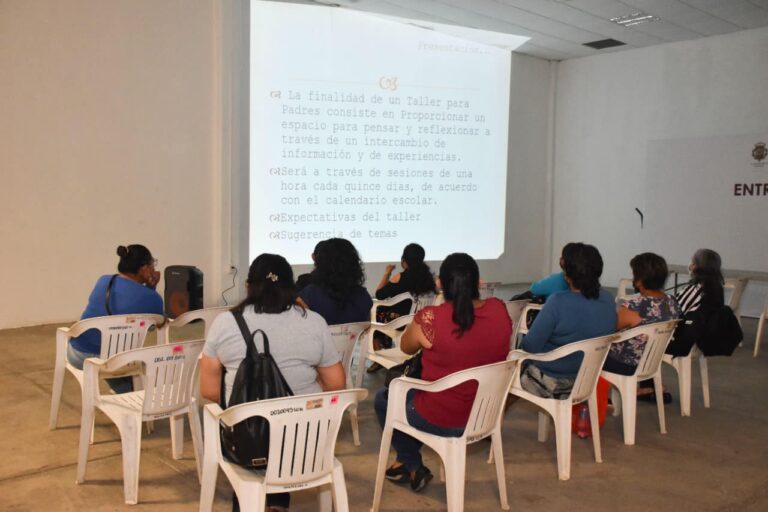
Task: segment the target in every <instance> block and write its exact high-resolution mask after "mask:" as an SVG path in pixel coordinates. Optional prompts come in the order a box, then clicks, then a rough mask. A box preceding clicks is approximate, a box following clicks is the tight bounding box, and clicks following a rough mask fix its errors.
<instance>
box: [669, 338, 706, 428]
mask: <svg viewBox="0 0 768 512" xmlns="http://www.w3.org/2000/svg"><path fill="white" fill-rule="evenodd" d="M694 359H698V360H699V372H700V373H701V393H702V394H703V395H704V407H705V408H707V409H709V369H708V368H707V358H706V357H705V356H704V354H702V353H701V351H700V350H699V347H697V346H696V345H694V346H693V348H691V351H690V353H689V354H688V355H687V356H682V357H672V356H671V355H669V354H664V358H663V359H662V362H664V363H667V364H668V365H670V366H672V368H674V369H675V372H677V382H678V387H679V389H680V415H681V416H690V415H691V386H692V381H691V365H692V364H693V360H694Z"/></svg>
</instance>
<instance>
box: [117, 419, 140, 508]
mask: <svg viewBox="0 0 768 512" xmlns="http://www.w3.org/2000/svg"><path fill="white" fill-rule="evenodd" d="M118 430H120V443H121V444H122V448H123V492H124V494H125V503H126V504H128V505H136V504H137V503H138V502H139V459H140V457H141V418H140V417H138V416H135V417H131V416H126V417H125V418H124V419H123V422H122V425H118Z"/></svg>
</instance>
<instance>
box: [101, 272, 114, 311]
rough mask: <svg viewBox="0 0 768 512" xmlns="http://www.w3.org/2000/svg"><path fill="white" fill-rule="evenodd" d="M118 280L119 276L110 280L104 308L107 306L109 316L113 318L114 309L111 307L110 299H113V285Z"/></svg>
mask: <svg viewBox="0 0 768 512" xmlns="http://www.w3.org/2000/svg"><path fill="white" fill-rule="evenodd" d="M116 278H117V274H115V275H113V276H112V278H111V279H110V280H109V284H108V285H107V294H106V296H105V297H104V306H106V309H107V314H108V315H109V316H112V308H110V307H109V299H110V297H112V285H114V284H115V279H116Z"/></svg>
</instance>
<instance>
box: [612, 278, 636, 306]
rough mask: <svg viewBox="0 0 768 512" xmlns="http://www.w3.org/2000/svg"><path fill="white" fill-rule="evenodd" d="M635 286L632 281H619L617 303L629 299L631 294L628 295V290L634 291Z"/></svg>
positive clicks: (625, 279) (627, 279) (626, 279)
mask: <svg viewBox="0 0 768 512" xmlns="http://www.w3.org/2000/svg"><path fill="white" fill-rule="evenodd" d="M633 286H634V285H633V284H632V279H629V278H624V279H619V286H618V287H617V288H616V302H619V299H624V298H626V297H629V296H630V295H631V293H628V292H627V290H631V289H633Z"/></svg>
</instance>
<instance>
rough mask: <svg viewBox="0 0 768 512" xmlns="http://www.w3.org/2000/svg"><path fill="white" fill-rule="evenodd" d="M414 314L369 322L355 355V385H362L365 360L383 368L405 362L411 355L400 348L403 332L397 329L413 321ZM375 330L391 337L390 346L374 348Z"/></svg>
mask: <svg viewBox="0 0 768 512" xmlns="http://www.w3.org/2000/svg"><path fill="white" fill-rule="evenodd" d="M413 317H414V315H404V316H401V317H398V318H395V319H394V320H392V321H391V322H389V323H386V324H380V323H378V322H371V326H370V327H369V328H368V330H367V331H366V333H365V335H364V336H363V337H362V338H361V342H360V353H359V354H358V356H357V373H356V374H355V387H358V388H359V387H362V384H363V373H365V361H366V360H370V361H372V362H374V363H379V364H380V365H381V366H383V367H384V368H392V367H393V366H395V365H398V364H401V363H403V362H405V360H406V359H408V358H409V357H411V355H410V354H406V353H405V352H403V351H402V350H400V337H401V336H402V335H403V332H405V331H400V330H398V329H400V328H402V327H405V326H407V325H408V324H410V323H411V321H413ZM376 331H379V332H382V333H384V334H386V335H387V336H389V337H390V338H392V348H384V349H381V350H376V349H375V348H374V346H373V335H374V333H375V332H376Z"/></svg>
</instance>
